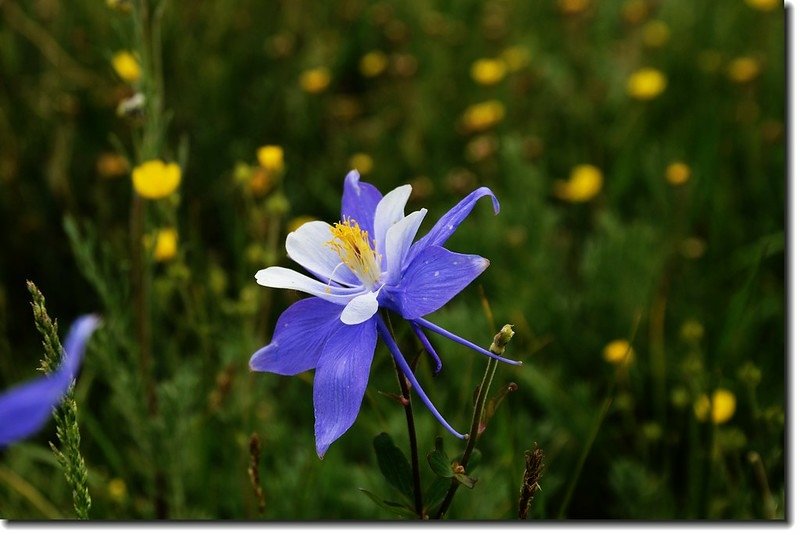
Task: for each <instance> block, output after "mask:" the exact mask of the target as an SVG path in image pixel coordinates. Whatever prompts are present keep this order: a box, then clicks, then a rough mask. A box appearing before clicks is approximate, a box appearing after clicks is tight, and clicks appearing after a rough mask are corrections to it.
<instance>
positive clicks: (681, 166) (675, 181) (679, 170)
mask: <svg viewBox="0 0 800 535" xmlns="http://www.w3.org/2000/svg"><path fill="white" fill-rule="evenodd" d="M691 176H692V170H691V169H690V168H689V166H688V165H686V164H685V163H683V162H672V163H671V164H669V165H668V166H667V170H666V171H665V172H664V178H666V179H667V182H669V183H670V184H672V185H673V186H680V185H681V184H685V183H686V182H687V181H688V180H689V177H691Z"/></svg>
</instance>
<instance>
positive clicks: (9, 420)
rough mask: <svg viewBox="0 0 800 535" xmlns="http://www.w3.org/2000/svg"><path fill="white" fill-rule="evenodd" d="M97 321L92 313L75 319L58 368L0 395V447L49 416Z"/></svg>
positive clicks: (32, 430) (34, 428) (35, 428)
mask: <svg viewBox="0 0 800 535" xmlns="http://www.w3.org/2000/svg"><path fill="white" fill-rule="evenodd" d="M99 323H100V318H98V317H97V316H93V315H86V316H81V317H80V318H78V319H77V320H75V322H74V323H73V324H72V328H70V331H69V334H68V335H67V341H66V343H65V344H64V352H63V356H62V359H61V365H60V366H59V367H58V369H56V370H55V371H53V372H52V373H51V374H50V375H47V376H45V377H40V378H38V379H34V380H32V381H28V382H27V383H24V384H21V385H19V386H16V387H14V388H12V389H11V390H9V391H8V392H5V393H3V394H0V448H3V447H5V446H8V445H9V444H12V443H14V442H18V441H20V440H22V439H24V438H27V437H29V436H30V435H32V434H34V433H36V432H37V431H38V430H39V429H41V427H42V426H43V425H44V424H45V423H46V422H47V420H48V419H50V415H51V414H52V412H53V408H54V407H55V406H56V405H57V404H58V402H59V401H61V398H62V397H63V396H64V394H66V392H67V390H69V387H70V386H71V385H72V381H73V380H74V379H75V374H76V373H77V372H78V367H79V366H80V363H81V359H83V353H84V350H85V349H86V342H87V341H88V340H89V337H90V336H91V334H92V333H93V332H94V330H95V329H96V328H97V326H98V324H99Z"/></svg>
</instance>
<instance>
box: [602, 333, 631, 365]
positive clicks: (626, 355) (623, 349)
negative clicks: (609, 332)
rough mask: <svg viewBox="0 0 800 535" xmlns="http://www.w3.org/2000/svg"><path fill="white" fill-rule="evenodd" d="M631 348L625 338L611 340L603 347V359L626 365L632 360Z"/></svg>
mask: <svg viewBox="0 0 800 535" xmlns="http://www.w3.org/2000/svg"><path fill="white" fill-rule="evenodd" d="M633 357H634V353H633V348H632V347H631V345H630V344H629V343H628V341H627V340H623V339H621V338H620V339H618V340H612V341H611V342H609V343H608V344H606V347H605V348H603V359H605V361H606V362H610V363H611V364H614V365H623V366H627V365H629V364H630V363H631V362H632V361H633Z"/></svg>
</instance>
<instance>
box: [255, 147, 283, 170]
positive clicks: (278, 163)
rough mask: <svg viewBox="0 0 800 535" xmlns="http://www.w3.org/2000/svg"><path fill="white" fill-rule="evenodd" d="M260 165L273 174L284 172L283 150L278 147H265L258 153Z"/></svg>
mask: <svg viewBox="0 0 800 535" xmlns="http://www.w3.org/2000/svg"><path fill="white" fill-rule="evenodd" d="M256 156H257V158H258V164H259V165H260V166H261V167H263V168H264V169H266V170H267V171H269V172H271V173H280V172H281V171H283V148H281V147H280V146H278V145H264V146H263V147H261V148H259V149H258V152H257V153H256Z"/></svg>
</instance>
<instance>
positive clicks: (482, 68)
mask: <svg viewBox="0 0 800 535" xmlns="http://www.w3.org/2000/svg"><path fill="white" fill-rule="evenodd" d="M470 76H472V79H473V80H474V81H475V82H476V83H479V84H481V85H494V84H496V83H498V82H500V81H501V80H502V79H503V78H505V77H506V64H505V63H503V62H502V61H500V60H497V59H479V60H476V61H474V62H473V63H472V67H471V68H470Z"/></svg>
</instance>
